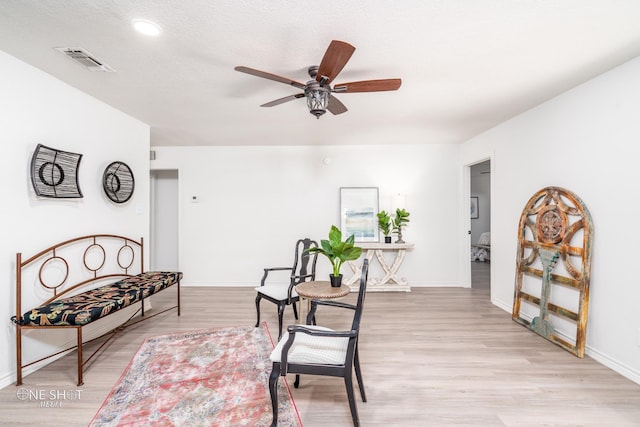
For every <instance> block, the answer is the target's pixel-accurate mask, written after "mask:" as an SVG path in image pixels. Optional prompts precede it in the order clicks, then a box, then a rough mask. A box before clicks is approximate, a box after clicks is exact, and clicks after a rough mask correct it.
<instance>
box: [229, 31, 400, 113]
mask: <svg viewBox="0 0 640 427" xmlns="http://www.w3.org/2000/svg"><path fill="white" fill-rule="evenodd" d="M355 50H356V48H355V47H353V46H351V45H350V44H349V43H345V42H342V41H339V40H333V41H332V42H331V43H330V44H329V47H328V48H327V51H326V52H325V53H324V56H323V57H322V61H321V62H320V65H319V66H317V65H314V66H311V67H309V76H310V77H311V80H309V81H308V82H307V83H300V82H297V81H295V80H291V79H289V78H287V77H281V76H278V75H275V74H271V73H267V72H265V71H260V70H256V69H254V68H249V67H245V66H237V67H235V70H236V71H240V72H242V73H247V74H251V75H253V76H257V77H262V78H264V79H269V80H274V81H276V82H280V83H285V84H288V85H291V86H294V87H297V88H298V89H302V90H303V91H304V92H303V93H298V94H295V95H289V96H285V97H284V98H280V99H276V100H274V101H271V102H267V103H266V104H262V105H261V107H273V106H276V105H280V104H283V103H285V102H288V101H292V100H294V99H298V98H303V97H306V98H307V106H308V107H309V112H310V113H311V114H313V115H314V116H316V118H318V119H319V118H320V116H321V115H323V114H324V113H325V112H326V111H327V110H329V111H330V112H331V113H332V114H342V113H344V112H346V111H347V107H345V105H344V104H343V103H342V102H340V101H339V100H338V99H337V98H336V97H335V96H333V95H332V93H353V92H382V91H388V90H398V88H399V87H400V85H401V84H402V80H400V79H383V80H363V81H359V82H352V83H340V84H335V85H333V87H332V86H331V83H332V82H333V79H335V78H336V76H337V75H338V74H339V73H340V71H342V69H343V68H344V66H345V65H346V64H347V61H349V59H350V58H351V55H353V52H354V51H355Z"/></svg>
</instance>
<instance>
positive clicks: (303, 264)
mask: <svg viewBox="0 0 640 427" xmlns="http://www.w3.org/2000/svg"><path fill="white" fill-rule="evenodd" d="M313 247H318V242H316V241H315V240H311V239H309V238H304V239H300V240H298V241H297V242H296V248H295V254H294V259H293V266H291V267H269V268H265V269H264V274H263V275H262V280H261V281H260V286H258V287H257V288H255V289H256V291H257V295H256V312H257V321H256V328H257V327H258V326H260V301H261V300H262V299H266V300H267V301H271V302H272V303H274V304H276V305H277V306H278V339H280V337H281V336H282V318H283V316H284V309H285V307H286V306H287V305H292V306H293V315H294V316H295V318H296V319H298V311H297V309H296V303H297V302H298V294H297V293H296V290H295V287H296V285H297V284H298V283H302V282H307V281H312V280H315V278H316V262H317V260H318V254H317V253H311V254H310V253H308V252H307V249H309V248H313ZM284 271H287V272H288V276H287V279H286V281H285V280H281V281H279V282H276V281H274V278H273V276H274V275H275V273H276V272H284Z"/></svg>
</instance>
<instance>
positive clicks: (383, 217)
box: [377, 211, 391, 243]
mask: <svg viewBox="0 0 640 427" xmlns="http://www.w3.org/2000/svg"><path fill="white" fill-rule="evenodd" d="M377 216H378V228H379V229H380V231H382V234H384V242H385V243H391V236H390V235H389V234H391V217H390V216H389V214H388V213H387V212H386V211H380V212H378V214H377Z"/></svg>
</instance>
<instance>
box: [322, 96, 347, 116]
mask: <svg viewBox="0 0 640 427" xmlns="http://www.w3.org/2000/svg"><path fill="white" fill-rule="evenodd" d="M327 110H329V112H331V114H334V115H335V114H342V113H346V112H347V107H345V105H344V104H343V103H342V102H340V101H339V100H338V98H336V97H335V96H333V95H329V103H328V104H327Z"/></svg>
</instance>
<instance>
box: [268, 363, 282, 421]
mask: <svg viewBox="0 0 640 427" xmlns="http://www.w3.org/2000/svg"><path fill="white" fill-rule="evenodd" d="M279 376H280V363H274V364H273V369H272V370H271V375H269V394H271V410H272V411H273V420H272V421H271V427H276V425H277V424H278V377H279Z"/></svg>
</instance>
